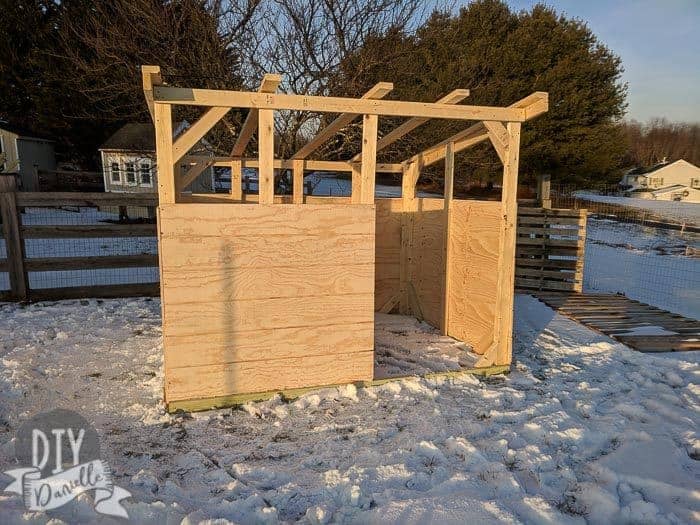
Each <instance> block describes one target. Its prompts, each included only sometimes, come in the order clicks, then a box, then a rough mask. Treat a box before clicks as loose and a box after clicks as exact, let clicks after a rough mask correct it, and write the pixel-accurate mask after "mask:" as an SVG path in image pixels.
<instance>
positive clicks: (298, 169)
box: [292, 159, 304, 204]
mask: <svg viewBox="0 0 700 525" xmlns="http://www.w3.org/2000/svg"><path fill="white" fill-rule="evenodd" d="M292 202H293V203H294V204H301V203H303V202H304V160H303V159H293V160H292Z"/></svg>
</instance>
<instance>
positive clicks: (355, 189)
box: [350, 164, 362, 204]
mask: <svg viewBox="0 0 700 525" xmlns="http://www.w3.org/2000/svg"><path fill="white" fill-rule="evenodd" d="M361 199H362V171H361V168H360V164H353V165H352V189H351V190H350V203H351V204H360V201H361Z"/></svg>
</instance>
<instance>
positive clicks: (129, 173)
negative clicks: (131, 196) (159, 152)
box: [124, 162, 136, 184]
mask: <svg viewBox="0 0 700 525" xmlns="http://www.w3.org/2000/svg"><path fill="white" fill-rule="evenodd" d="M124 167H125V168H126V169H125V171H126V182H127V183H128V184H136V166H135V165H134V163H133V162H127V163H125V164H124Z"/></svg>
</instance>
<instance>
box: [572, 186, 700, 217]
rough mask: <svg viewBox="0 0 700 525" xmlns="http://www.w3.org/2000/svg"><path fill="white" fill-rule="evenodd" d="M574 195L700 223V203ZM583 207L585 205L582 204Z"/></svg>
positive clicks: (585, 193) (581, 192)
mask: <svg viewBox="0 0 700 525" xmlns="http://www.w3.org/2000/svg"><path fill="white" fill-rule="evenodd" d="M574 195H575V196H576V197H577V198H579V199H584V200H589V201H593V202H607V203H610V204H619V205H621V206H630V207H631V208H639V209H642V210H649V211H652V212H654V213H655V214H657V215H660V216H662V217H666V218H668V219H671V220H675V221H679V222H687V223H690V224H695V225H700V204H698V203H695V202H682V201H657V200H652V199H635V198H632V197H614V196H612V195H598V194H597V193H592V192H588V191H577V192H575V193H574ZM582 207H585V206H582Z"/></svg>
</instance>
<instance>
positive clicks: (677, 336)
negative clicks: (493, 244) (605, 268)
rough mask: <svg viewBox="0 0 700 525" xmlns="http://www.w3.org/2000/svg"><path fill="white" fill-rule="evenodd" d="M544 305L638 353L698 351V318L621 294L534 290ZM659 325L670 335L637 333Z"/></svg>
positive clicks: (699, 337)
mask: <svg viewBox="0 0 700 525" xmlns="http://www.w3.org/2000/svg"><path fill="white" fill-rule="evenodd" d="M533 295H534V296H535V297H537V298H538V299H539V300H540V301H542V302H543V303H545V304H546V305H547V306H549V307H551V308H553V309H554V310H557V311H558V312H559V313H561V314H563V315H565V316H567V317H570V318H572V319H574V320H575V321H578V322H579V323H581V324H584V325H586V326H588V327H589V328H593V329H594V330H597V331H599V332H602V333H604V334H605V335H607V336H610V337H612V338H613V339H615V340H617V341H620V342H621V343H623V344H625V345H627V346H629V347H630V348H634V349H635V350H639V351H640V352H686V351H690V350H700V321H697V320H695V319H689V318H687V317H683V316H682V315H677V314H674V313H671V312H667V311H666V310H662V309H660V308H656V307H655V306H650V305H648V304H645V303H642V302H639V301H635V300H633V299H630V298H628V297H625V296H624V295H611V294H580V293H553V292H533ZM644 327H660V328H663V329H664V330H666V331H668V332H673V334H668V335H639V334H635V333H634V331H635V329H640V328H641V329H643V328H644Z"/></svg>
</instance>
